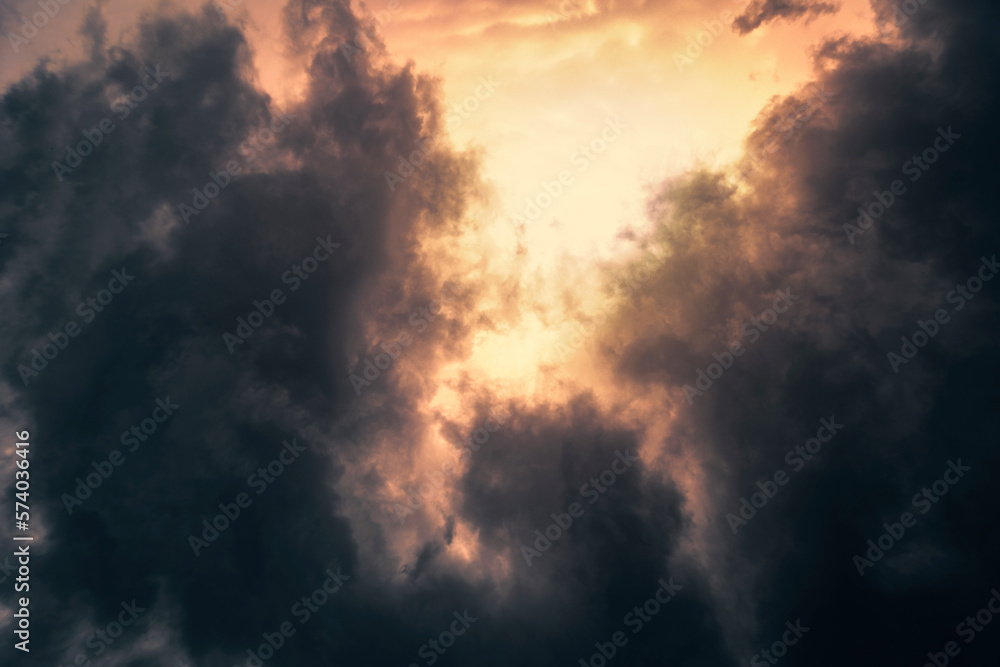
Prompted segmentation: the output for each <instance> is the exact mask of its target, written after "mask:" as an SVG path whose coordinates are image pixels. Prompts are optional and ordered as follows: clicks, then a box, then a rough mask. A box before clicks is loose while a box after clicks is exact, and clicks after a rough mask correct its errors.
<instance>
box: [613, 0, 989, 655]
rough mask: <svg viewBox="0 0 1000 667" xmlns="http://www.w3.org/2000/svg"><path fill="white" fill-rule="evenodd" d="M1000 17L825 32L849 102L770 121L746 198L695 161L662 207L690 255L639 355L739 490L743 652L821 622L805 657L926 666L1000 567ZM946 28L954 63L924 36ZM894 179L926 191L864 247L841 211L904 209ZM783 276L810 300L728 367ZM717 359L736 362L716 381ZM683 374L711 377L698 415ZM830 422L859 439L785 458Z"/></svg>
mask: <svg viewBox="0 0 1000 667" xmlns="http://www.w3.org/2000/svg"><path fill="white" fill-rule="evenodd" d="M877 9H878V10H879V11H880V12H881V13H883V14H889V15H891V13H892V11H893V9H892V5H891V4H890V3H879V4H878V6H877ZM996 14H997V10H996V8H995V7H994V6H993V5H990V4H987V3H971V2H960V3H956V4H952V5H949V6H948V7H943V6H941V5H936V6H935V5H931V4H929V3H928V4H925V5H922V6H920V9H919V11H915V12H911V13H910V15H909V19H908V20H907V21H906V22H905V23H902V22H901V26H900V27H901V30H902V32H903V36H904V43H902V44H901V45H899V46H898V47H891V46H888V45H886V44H882V43H878V42H874V41H853V40H848V39H843V40H840V41H838V42H834V43H830V44H828V45H826V46H825V47H823V48H822V49H820V51H819V52H818V55H817V58H818V63H819V64H821V65H822V66H823V69H824V71H826V72H828V73H827V74H824V75H822V76H821V77H820V78H819V79H818V81H817V84H818V85H819V87H820V88H821V89H823V90H824V91H828V92H829V93H830V99H829V100H828V101H827V102H826V103H825V104H824V105H823V106H822V108H821V109H820V110H818V111H817V112H816V113H814V114H811V115H810V116H809V117H808V118H804V117H802V118H801V122H797V121H796V118H797V117H801V116H802V114H801V113H800V110H801V109H802V108H804V106H807V98H808V96H809V95H810V94H811V93H810V91H809V90H803V91H801V93H797V94H796V95H793V96H791V97H789V98H787V99H784V100H779V101H777V102H776V103H774V104H773V105H771V106H770V107H769V108H767V109H766V110H764V111H763V112H762V114H761V116H760V118H759V119H758V122H757V130H756V132H755V133H754V134H753V135H752V136H751V137H750V139H749V141H748V146H747V152H748V154H749V155H752V156H763V157H756V158H755V160H756V164H753V165H746V164H745V165H743V166H744V171H745V173H746V181H745V185H746V188H745V189H736V188H734V187H732V186H731V185H730V181H727V180H726V179H725V178H724V177H723V176H722V175H720V174H708V173H702V174H694V175H691V176H689V177H686V178H685V179H681V180H680V181H677V182H675V183H672V184H669V185H668V186H666V187H665V188H664V191H663V194H662V196H661V197H660V198H659V200H657V201H656V202H654V204H653V210H654V211H655V212H657V213H658V214H659V216H660V225H659V229H658V232H657V235H656V236H655V237H654V238H653V239H651V240H650V242H652V243H659V244H663V245H664V246H665V247H669V248H671V249H672V250H673V255H672V256H671V257H670V259H669V261H667V262H665V264H664V266H663V267H661V269H659V270H658V271H657V272H655V274H654V276H653V277H652V278H651V280H650V282H649V283H648V285H647V287H646V288H645V289H644V290H643V291H642V295H643V299H644V303H643V308H642V309H643V310H644V311H645V312H649V313H655V320H659V319H660V318H665V319H666V321H667V322H668V323H669V327H664V326H662V325H657V324H655V320H654V318H653V317H652V316H651V317H650V318H649V320H648V321H641V320H640V321H637V322H635V323H634V325H633V326H634V333H633V340H632V342H631V344H630V345H629V346H628V348H627V349H626V351H625V354H624V355H623V356H622V358H621V361H620V368H621V370H622V371H623V372H625V373H627V374H628V376H630V377H632V378H633V379H634V380H635V381H636V382H637V383H640V384H661V385H664V386H666V387H669V388H671V389H672V390H673V391H676V392H677V396H678V399H679V400H680V401H681V402H682V405H683V409H682V415H681V418H680V419H681V423H680V424H679V425H678V426H677V427H676V429H677V431H678V433H679V434H680V435H679V437H681V438H682V439H687V440H688V441H689V446H691V447H699V448H707V449H708V450H709V451H710V452H711V453H710V454H709V455H708V459H709V461H710V464H709V465H710V467H711V468H712V469H713V475H714V476H715V477H716V480H717V481H719V480H723V479H725V480H727V481H726V482H725V483H724V484H721V485H720V486H719V487H717V490H716V492H715V493H716V495H715V497H713V499H712V500H713V503H714V505H715V508H716V516H715V518H714V521H715V529H716V534H715V536H714V538H713V541H712V544H711V545H710V547H709V558H710V560H711V561H712V562H714V563H716V564H717V565H718V567H720V568H721V569H723V570H724V571H725V572H728V573H730V574H728V575H727V576H726V578H727V581H730V582H732V585H733V587H734V588H738V589H739V590H741V591H745V592H746V594H747V596H748V597H747V598H744V599H743V600H742V602H741V603H740V605H739V613H737V614H734V615H733V616H732V617H731V618H728V619H727V620H726V621H725V624H727V625H729V626H730V631H731V634H728V638H729V639H730V641H731V644H732V645H733V647H734V649H736V652H737V656H739V655H740V654H741V652H742V654H743V655H745V656H746V659H749V658H750V656H751V655H752V654H753V653H754V652H756V651H759V650H761V649H764V648H767V647H768V646H769V645H770V644H771V643H772V642H773V641H775V640H777V639H779V638H780V634H781V628H782V624H783V623H784V622H785V621H794V620H795V619H797V618H801V619H803V620H804V621H805V622H806V625H808V626H810V627H811V628H812V629H811V631H810V632H809V633H807V635H806V637H805V638H804V639H803V640H802V641H801V643H800V644H799V645H797V646H795V647H794V648H792V649H790V650H789V654H788V657H787V658H785V661H786V662H789V663H790V664H808V665H839V664H869V663H874V662H891V663H893V664H895V663H899V664H922V662H925V661H926V653H927V651H940V650H941V646H943V645H944V643H945V642H946V641H948V640H951V639H955V637H954V627H955V620H954V619H955V618H962V616H963V614H962V613H960V612H961V611H962V610H973V611H975V610H977V609H979V608H980V607H982V599H984V598H983V595H984V593H986V592H988V591H989V590H990V588H991V587H992V586H993V585H994V582H995V581H996V578H997V575H998V573H997V570H996V567H995V563H996V562H997V556H998V554H997V547H996V544H995V541H991V540H989V539H988V538H985V537H984V536H985V534H986V533H985V532H984V531H988V530H989V527H990V526H992V525H995V523H996V521H997V519H998V506H997V502H996V498H995V494H992V493H991V492H990V484H991V483H990V477H991V476H992V475H994V474H995V470H996V465H997V456H996V453H995V448H993V446H992V444H991V443H992V440H993V439H995V438H994V436H993V435H991V434H992V433H993V431H994V430H995V416H996V406H997V402H998V398H1000V397H998V393H997V385H996V382H995V377H996V373H997V369H998V363H1000V355H998V351H997V347H996V344H995V332H996V331H997V325H998V313H1000V311H998V308H997V304H998V300H1000V295H998V293H997V291H996V290H997V288H998V287H1000V283H997V282H996V281H992V282H982V283H979V282H978V280H973V281H972V282H971V283H968V281H969V280H970V279H976V278H977V275H978V272H979V270H980V267H981V266H983V265H984V262H983V260H982V258H984V257H985V259H986V260H987V262H986V264H987V265H988V264H990V263H991V258H993V257H994V256H995V255H996V254H997V252H998V249H1000V234H998V231H997V230H998V227H997V224H996V220H997V219H998V214H1000V210H998V208H1000V207H998V205H997V199H996V196H995V194H994V191H995V187H994V185H993V184H994V183H995V182H996V180H997V177H998V173H997V167H996V160H995V157H994V155H993V152H994V151H993V150H992V147H993V146H995V145H996V142H997V140H998V138H1000V137H998V136H997V135H998V130H997V125H996V121H995V117H996V115H995V110H996V109H997V102H998V100H997V91H996V87H995V86H994V85H992V83H991V80H992V79H993V77H994V76H995V75H996V72H997V66H998V64H1000V60H998V58H997V55H998V54H997V47H996V45H995V43H994V41H993V40H992V37H991V33H992V28H991V27H989V26H992V25H995V20H996V18H997V16H996ZM932 37H933V39H934V40H935V41H936V42H937V43H938V44H939V45H940V49H941V50H940V52H938V53H935V54H934V55H931V53H929V52H928V51H927V50H926V49H925V48H922V47H921V46H919V45H921V44H923V45H926V44H927V43H928V42H927V41H926V40H927V39H928V38H932ZM788 119H791V120H788ZM949 128H951V133H950V134H949ZM776 133H777V134H776ZM786 135H787V140H786V139H785V136H786ZM955 135H961V136H960V137H956V136H955ZM945 136H949V137H951V139H943V137H945ZM776 137H777V138H778V139H777V140H776ZM936 140H937V148H935V149H934V150H933V151H929V152H928V153H927V157H926V158H925V157H923V155H924V152H925V151H927V150H928V149H930V148H933V147H934V146H935V144H934V142H935V141H936ZM896 180H901V181H902V182H903V183H904V184H905V187H906V191H905V192H904V193H903V194H902V195H896V196H895V201H893V203H892V204H891V206H889V207H888V208H887V209H886V211H885V213H884V214H881V215H880V216H879V217H878V218H877V219H876V220H874V222H873V223H872V224H870V225H868V226H867V227H866V229H867V231H865V232H864V233H863V235H861V236H857V237H855V238H854V243H851V242H850V240H849V238H848V236H849V235H848V234H846V233H845V228H844V225H845V224H851V225H857V224H859V223H858V218H859V212H858V207H865V208H867V207H868V206H869V205H870V204H871V203H872V202H877V201H879V198H882V200H883V201H884V202H888V201H889V196H890V195H891V194H892V193H891V191H890V188H891V186H892V183H893V182H894V181H896ZM887 192H888V195H887V194H886V193H887ZM873 210H874V211H875V212H877V211H878V209H877V208H876V209H873ZM866 224H867V223H866ZM984 271H985V275H989V271H988V270H984ZM978 285H982V287H981V289H980V291H978V292H976V293H975V294H973V293H972V290H973V289H975V288H976V287H977V286H978ZM786 286H790V287H791V289H792V291H793V292H794V293H795V294H797V295H799V296H800V300H799V301H798V302H796V305H795V306H794V307H793V308H791V309H789V311H788V312H787V313H786V314H782V315H780V316H778V318H777V322H776V323H775V324H773V326H770V327H769V328H768V330H767V331H763V330H757V335H758V336H759V340H757V342H756V343H754V344H753V345H749V346H746V349H745V351H744V352H743V353H741V355H740V356H738V357H735V358H732V357H727V354H728V352H727V350H728V348H729V344H730V343H732V342H734V341H737V340H740V341H742V342H743V343H744V345H746V343H747V342H748V338H746V337H744V335H743V334H742V333H741V330H740V326H741V325H742V324H743V323H744V322H746V321H748V320H749V318H751V317H754V316H757V317H759V316H760V313H761V312H762V311H763V310H764V309H766V308H768V307H769V305H770V304H771V301H772V299H773V294H774V292H775V290H778V289H782V288H784V287H786ZM960 286H961V288H962V289H964V290H966V291H967V292H968V294H970V295H971V296H972V298H971V300H969V299H967V298H966V297H964V296H962V291H961V290H960V289H959V287H960ZM949 299H951V300H950V301H949ZM939 309H943V310H944V311H945V314H946V315H947V316H948V319H947V323H943V324H940V326H939V327H938V328H937V330H936V333H935V335H934V336H933V337H931V338H930V340H929V342H926V343H925V345H923V346H921V347H920V348H919V350H918V351H917V354H916V355H915V356H913V355H912V354H910V353H909V352H908V353H907V355H906V356H907V357H909V356H913V358H912V359H909V360H908V363H906V364H903V365H898V367H897V370H898V373H897V372H895V371H894V369H893V367H892V364H891V361H890V359H889V357H888V354H889V353H890V352H892V353H895V354H898V355H902V354H903V352H902V348H903V347H904V342H903V341H902V340H901V337H906V338H907V339H908V340H910V341H912V340H913V336H914V333H915V332H920V331H922V330H930V331H934V330H935V327H934V326H930V325H928V324H927V322H928V321H929V320H933V318H934V315H935V313H936V312H937V311H938V310H939ZM918 321H921V322H924V323H925V327H923V328H922V327H921V326H920V325H919V324H918ZM921 340H923V339H921ZM906 350H908V351H912V350H910V348H906ZM713 354H717V355H719V356H718V357H713ZM720 357H721V364H722V365H728V366H729V367H728V368H726V369H722V368H719V369H718V370H721V371H722V372H721V375H718V376H717V379H714V380H711V378H708V380H711V386H710V387H708V388H705V386H704V385H706V384H707V382H705V381H702V382H701V385H697V386H696V380H698V377H699V376H698V373H699V371H700V370H704V369H706V368H708V367H709V365H710V364H713V363H716V360H717V359H719V358H720ZM713 375H715V371H713ZM685 385H690V386H693V387H696V388H698V387H699V386H700V388H701V389H704V391H703V393H700V394H697V395H694V394H693V396H694V398H693V404H691V405H689V404H688V401H686V400H684V396H683V395H682V394H681V390H682V388H683V387H684V386H685ZM831 416H832V417H835V418H836V421H837V422H838V423H840V424H843V425H844V428H843V430H841V431H840V432H839V433H838V434H837V435H836V437H835V438H834V439H833V440H832V441H831V442H830V443H829V444H827V445H824V446H823V449H822V450H821V453H820V454H818V455H817V456H816V457H815V458H814V460H813V461H810V462H808V463H806V464H805V467H803V468H802V469H801V471H799V472H795V468H794V462H793V463H789V462H788V461H787V460H786V458H785V457H786V454H787V452H788V451H789V450H792V449H794V448H795V447H796V446H802V445H804V443H806V441H807V439H808V438H810V437H814V436H815V433H816V430H817V427H818V426H819V424H820V421H819V420H820V419H821V418H826V419H829V418H831ZM959 458H961V459H962V463H963V465H972V467H973V469H972V471H971V472H967V473H966V474H965V477H964V478H963V479H962V481H961V482H959V483H958V484H957V485H956V486H954V487H953V488H952V489H951V490H950V491H949V493H948V496H947V497H946V498H944V499H942V500H940V502H937V501H935V503H933V504H932V503H928V505H930V509H929V511H928V512H927V513H926V515H924V514H922V513H921V512H920V511H919V510H917V509H915V508H914V505H913V503H912V500H913V496H914V495H915V494H918V493H920V492H921V489H923V488H925V487H930V486H931V485H932V484H933V483H934V481H935V480H938V479H941V478H942V474H943V471H944V470H946V469H947V468H948V461H957V460H958V459H959ZM779 470H782V471H785V473H786V474H789V475H790V476H791V481H790V482H788V484H787V486H783V487H780V489H779V491H778V493H777V494H776V495H775V497H774V498H773V499H771V500H769V501H768V502H767V504H766V505H765V506H764V507H763V508H761V509H758V510H757V514H756V516H754V518H752V519H750V520H749V521H748V522H747V524H746V525H741V524H738V523H737V526H738V534H737V535H734V534H733V532H732V530H731V529H730V526H729V523H728V522H727V520H726V518H725V514H726V513H733V514H736V513H738V511H739V506H740V501H741V498H744V497H745V498H750V497H751V494H753V493H754V492H758V491H760V490H761V489H760V487H759V486H758V485H757V484H758V482H760V483H765V481H766V480H773V479H774V477H773V476H774V473H775V472H777V471H779ZM907 511H910V512H912V513H914V514H916V516H917V524H916V526H915V527H913V528H909V529H907V532H906V535H905V536H904V537H902V538H901V539H900V541H899V544H898V545H896V546H895V547H893V548H892V549H891V550H890V551H889V552H888V553H887V555H886V556H885V557H884V558H882V559H881V560H880V561H878V562H876V563H875V564H874V566H873V567H871V568H868V569H866V570H865V575H864V577H861V576H859V573H858V570H857V567H856V565H855V563H854V562H853V561H852V557H853V556H855V555H863V554H864V552H865V551H866V550H867V549H868V546H867V544H866V542H867V540H868V539H877V538H878V537H879V536H880V535H881V534H882V533H883V532H885V528H883V523H884V522H889V523H893V522H899V521H900V516H901V514H902V513H904V512H907ZM987 597H988V595H987ZM720 613H722V612H721V611H720ZM888 619H891V621H889V620H888ZM985 644H986V642H982V643H981V644H980V645H972V646H971V647H969V648H968V649H963V654H965V653H969V654H972V655H970V656H969V658H970V659H971V658H972V657H973V656H975V655H978V656H979V657H980V659H981V660H988V658H987V656H988V655H989V656H995V654H996V651H997V649H996V648H995V646H996V645H995V644H994V646H992V647H988V646H985ZM889 656H891V658H890V657H889ZM760 664H764V663H760ZM984 664H985V663H984Z"/></svg>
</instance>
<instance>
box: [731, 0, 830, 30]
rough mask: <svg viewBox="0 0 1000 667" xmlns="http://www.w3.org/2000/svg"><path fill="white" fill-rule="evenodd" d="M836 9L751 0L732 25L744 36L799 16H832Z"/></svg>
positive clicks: (790, 0) (797, 1) (799, 0)
mask: <svg viewBox="0 0 1000 667" xmlns="http://www.w3.org/2000/svg"><path fill="white" fill-rule="evenodd" d="M838 9H839V5H835V4H833V3H830V2H813V1H812V0H753V1H752V2H751V3H750V4H749V5H747V8H746V9H745V10H743V13H742V14H740V15H739V16H737V17H736V20H735V21H734V22H733V25H734V26H735V27H736V30H737V31H738V32H739V33H740V34H741V35H745V34H747V33H749V32H753V31H754V30H756V29H757V28H759V27H760V26H762V25H764V24H765V23H770V22H772V21H779V20H784V21H792V20H795V19H797V18H799V17H801V16H807V17H808V18H809V19H813V18H815V17H816V16H819V15H820V14H832V13H834V12H836V11H837V10H838Z"/></svg>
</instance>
